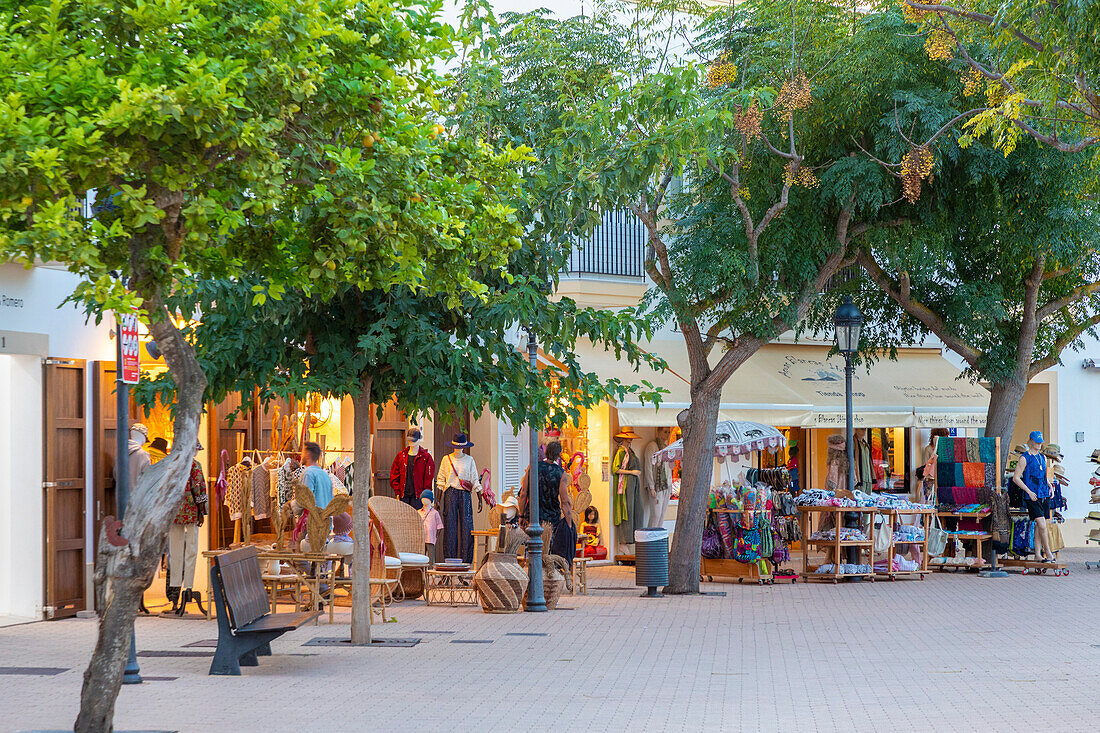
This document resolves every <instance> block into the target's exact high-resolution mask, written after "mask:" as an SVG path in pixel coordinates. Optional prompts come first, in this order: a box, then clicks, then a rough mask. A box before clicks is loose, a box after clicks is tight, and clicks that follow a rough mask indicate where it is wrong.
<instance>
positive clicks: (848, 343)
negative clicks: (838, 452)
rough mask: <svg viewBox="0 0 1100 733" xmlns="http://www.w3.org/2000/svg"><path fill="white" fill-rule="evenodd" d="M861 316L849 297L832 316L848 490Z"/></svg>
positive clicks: (852, 478)
mask: <svg viewBox="0 0 1100 733" xmlns="http://www.w3.org/2000/svg"><path fill="white" fill-rule="evenodd" d="M862 325H863V314H862V313H860V312H859V308H857V307H856V304H855V303H853V302H852V299H851V298H850V297H849V296H847V295H846V296H844V302H843V303H841V304H840V307H839V308H837V309H836V313H834V314H833V326H834V327H835V328H836V348H837V351H839V352H840V353H841V354H843V355H844V444H845V446H847V450H848V490H849V491H851V490H853V489H855V487H856V461H855V440H854V439H853V436H852V432H853V431H852V375H853V373H854V371H855V369H854V367H853V366H852V356H853V355H854V354H855V353H856V352H857V351H859V329H860V327H861V326H862Z"/></svg>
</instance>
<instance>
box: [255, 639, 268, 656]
mask: <svg viewBox="0 0 1100 733" xmlns="http://www.w3.org/2000/svg"><path fill="white" fill-rule="evenodd" d="M256 656H258V657H270V656H271V642H270V641H265V642H264V643H263V644H260V645H259V646H258V647H256Z"/></svg>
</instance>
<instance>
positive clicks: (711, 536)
mask: <svg viewBox="0 0 1100 733" xmlns="http://www.w3.org/2000/svg"><path fill="white" fill-rule="evenodd" d="M700 554H702V556H703V557H706V558H710V559H711V560H717V559H718V558H720V557H722V540H721V538H720V537H719V536H718V530H717V529H715V528H714V514H713V513H711V512H707V524H706V526H705V527H703V546H702V549H701V550H700Z"/></svg>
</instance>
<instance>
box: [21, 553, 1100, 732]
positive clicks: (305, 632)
mask: <svg viewBox="0 0 1100 733" xmlns="http://www.w3.org/2000/svg"><path fill="white" fill-rule="evenodd" d="M1063 556H1064V558H1065V559H1067V560H1068V561H1069V562H1070V569H1071V573H1070V575H1069V576H1067V577H1053V576H1050V575H1047V576H1034V577H1033V576H1027V577H1021V576H1020V575H1012V576H1010V577H1008V578H1006V579H1000V580H985V579H979V578H976V577H974V576H972V575H964V574H937V575H933V576H930V577H929V578H928V579H926V580H924V581H923V582H922V581H917V580H910V581H897V582H893V583H890V582H882V581H879V582H876V583H873V584H871V583H857V584H841V585H838V586H834V585H831V584H830V585H824V584H805V583H801V582H800V583H798V584H796V585H775V586H765V587H761V586H755V585H728V584H717V583H713V584H706V585H705V587H704V589H705V590H706V591H708V592H710V593H715V592H717V593H722V592H724V593H725V595H724V596H723V595H706V596H695V597H686V598H684V597H681V598H671V597H670V598H663V599H656V600H649V599H642V598H639V597H638V589H636V588H634V587H633V586H632V585H631V584H632V583H633V572H632V570H631V569H629V568H611V567H608V568H594V569H592V570H591V571H590V573H589V594H588V595H587V596H575V597H569V596H566V597H564V598H563V599H562V607H563V609H562V610H559V611H557V612H553V613H547V614H539V615H534V614H515V615H504V616H500V615H488V614H483V613H481V612H480V610H476V609H473V608H456V609H452V608H441V607H430V608H429V607H426V606H425V605H424V604H423V603H422V602H419V601H417V602H406V603H403V604H400V605H398V606H396V607H395V608H394V612H395V615H396V618H397V622H396V623H388V624H385V625H384V626H376V627H375V628H376V636H380V637H389V638H410V637H411V638H419V639H420V643H419V644H418V645H417V646H415V647H411V648H373V649H348V648H331V647H318V646H304V644H305V643H306V642H308V641H310V640H311V639H314V638H317V637H334V636H344V637H346V636H347V635H348V633H349V631H348V626H347V622H348V615H347V611H346V609H344V610H342V612H341V613H339V614H338V615H337V623H336V624H335V625H333V626H329V625H328V624H327V616H326V617H325V618H324V620H323V621H322V623H321V624H320V625H319V626H307V627H305V628H301V629H299V630H297V631H295V632H292V633H290V634H287V635H286V636H283V637H282V638H280V639H279V640H277V641H276V642H274V643H273V644H272V648H273V650H274V652H275V655H274V656H273V657H269V658H261V660H260V666H259V667H256V668H245V669H244V675H243V676H242V677H236V678H234V677H208V676H207V675H206V672H207V668H208V667H209V664H210V656H209V655H210V653H211V652H212V650H211V649H209V648H205V647H202V646H188V645H193V644H195V643H196V642H202V641H204V640H209V639H214V638H215V637H216V636H217V627H216V624H215V623H213V622H206V621H201V620H187V619H184V620H179V619H165V618H142V619H140V620H139V622H138V627H137V638H138V646H139V649H141V650H142V651H144V652H175V653H179V652H184V653H185V655H184V656H143V657H142V658H141V659H140V662H141V667H142V672H143V674H144V675H146V677H147V678H148V679H149V680H150V681H148V682H147V683H146V684H143V685H140V686H135V687H125V688H123V690H122V693H121V695H120V696H119V700H118V708H117V714H116V718H115V720H116V728H117V729H120V730H121V729H143V730H148V729H152V730H180V731H233V732H235V733H241V732H244V731H265V732H267V731H508V732H509V733H511V732H514V731H517V730H535V731H550V730H568V731H585V733H592V732H594V731H624V730H638V731H663V730H674V731H680V730H685V731H688V730H691V731H694V730H715V731H716V730H726V731H741V730H743V731H774V730H783V731H842V730H843V731H848V730H856V731H896V730H917V731H926V730H927V731H932V730H935V731H969V730H994V731H1002V732H1003V731H1036V730H1058V731H1077V730H1080V731H1084V730H1094V729H1095V727H1096V722H1097V720H1098V719H1100V628H1098V624H1097V617H1098V613H1100V571H1097V570H1086V569H1085V567H1084V563H1083V561H1084V560H1100V550H1096V549H1092V550H1067V551H1065V552H1064V553H1063ZM95 628H96V625H95V621H94V620H91V619H71V620H65V621H57V622H50V623H33V624H27V625H22V626H9V627H5V628H0V660H2V661H0V667H4V668H5V670H6V671H8V672H9V674H5V675H3V676H2V679H3V681H2V683H0V730H5V731H6V730H24V729H38V728H69V729H71V725H72V721H73V720H74V718H75V716H76V710H77V700H78V696H79V691H80V681H81V675H82V673H83V669H84V665H85V663H86V662H87V659H88V655H89V653H90V651H91V648H92V645H93V643H94V638H95ZM18 667H37V668H54V669H53V670H40V671H42V672H50V674H38V675H27V674H10V672H11V670H10V669H9V668H18ZM56 670H63V671H60V672H56Z"/></svg>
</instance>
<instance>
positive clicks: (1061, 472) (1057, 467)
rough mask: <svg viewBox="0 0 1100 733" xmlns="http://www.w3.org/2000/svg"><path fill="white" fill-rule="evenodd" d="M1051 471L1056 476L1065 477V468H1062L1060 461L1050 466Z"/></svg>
mask: <svg viewBox="0 0 1100 733" xmlns="http://www.w3.org/2000/svg"><path fill="white" fill-rule="evenodd" d="M1051 471H1052V472H1053V473H1054V475H1055V476H1057V477H1058V478H1065V477H1066V469H1064V468H1062V465H1061V464H1060V463H1055V464H1054V465H1053V466H1051Z"/></svg>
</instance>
